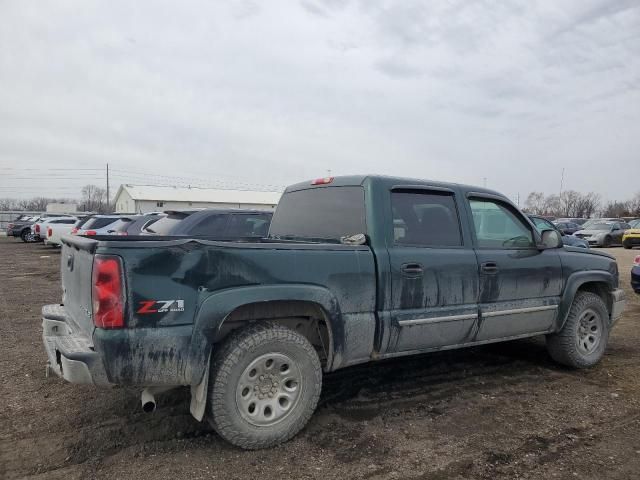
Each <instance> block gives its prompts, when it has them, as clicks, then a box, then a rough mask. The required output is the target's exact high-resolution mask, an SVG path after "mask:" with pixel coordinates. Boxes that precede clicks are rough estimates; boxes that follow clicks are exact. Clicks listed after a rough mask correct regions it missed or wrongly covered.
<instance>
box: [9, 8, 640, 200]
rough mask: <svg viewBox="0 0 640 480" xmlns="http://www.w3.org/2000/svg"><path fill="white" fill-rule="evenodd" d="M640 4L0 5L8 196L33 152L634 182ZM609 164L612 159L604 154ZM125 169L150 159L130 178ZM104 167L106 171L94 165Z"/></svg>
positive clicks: (90, 159) (545, 187)
mask: <svg viewBox="0 0 640 480" xmlns="http://www.w3.org/2000/svg"><path fill="white" fill-rule="evenodd" d="M637 7H638V3H637V2H636V1H624V0H618V1H613V0H589V1H586V0H566V1H563V2H560V3H558V2H544V1H538V2H531V1H529V0H519V1H516V2H508V5H507V4H500V3H498V4H489V2H485V1H480V0H478V1H471V0H459V1H453V0H452V1H440V2H436V1H433V2H431V1H429V2H427V1H411V0H407V1H403V2H386V1H378V0H360V1H358V0H353V1H339V0H333V1H319V0H303V1H301V2H299V3H291V2H284V1H274V2H268V3H264V2H256V1H251V0H238V1H233V2H228V3H217V2H205V1H195V2H190V3H187V4H180V5H177V4H175V3H174V2H168V1H167V2H143V3H134V4H132V3H131V2H125V1H123V0H119V1H112V2H106V3H103V4H100V3H96V4H87V2H81V1H79V0H68V1H64V2H55V4H53V3H52V4H45V5H38V6H37V7H36V6H33V5H31V4H29V3H28V2H4V3H3V4H2V6H0V86H1V87H2V88H0V175H1V177H0V196H7V195H10V194H14V193H20V194H22V195H23V196H29V195H31V194H33V193H34V190H35V191H37V192H38V193H42V194H45V193H46V192H47V191H50V193H51V194H55V193H59V192H63V191H64V192H67V191H69V192H72V191H77V190H79V187H80V186H81V185H82V184H83V183H86V178H75V179H72V180H68V181H67V180H65V181H61V180H53V179H52V178H48V179H47V178H34V179H32V180H27V181H23V180H17V179H14V178H13V177H15V175H14V176H13V177H12V175H9V173H11V172H14V171H16V170H8V169H10V168H14V169H17V168H20V167H25V166H28V167H30V168H33V167H42V168H51V167H52V166H59V167H68V168H72V167H77V166H84V167H96V168H102V166H103V165H104V164H105V163H106V162H109V163H110V164H111V165H112V166H113V167H114V169H116V170H118V169H120V170H121V172H120V173H119V174H118V175H120V176H119V177H116V179H115V180H118V181H131V182H137V183H141V180H144V179H145V178H149V181H154V179H155V181H158V182H160V181H163V182H166V181H167V180H166V179H165V180H162V179H160V177H153V175H154V174H155V175H160V174H161V175H163V176H168V177H170V176H172V175H174V176H176V177H178V176H180V177H193V178H201V179H212V180H211V181H213V180H219V181H224V182H227V183H228V184H229V185H233V184H234V183H235V182H248V183H259V184H265V185H267V184H268V185H272V184H278V185H284V184H287V183H291V182H295V181H299V180H301V179H304V178H310V177H316V176H320V175H325V174H326V172H327V170H331V171H332V172H333V173H334V174H346V173H355V172H378V173H384V174H397V175H406V176H415V177H431V178H441V179H444V180H451V181H460V182H467V183H476V184H481V183H482V180H483V178H484V177H487V179H488V184H489V185H490V186H492V187H494V188H496V189H499V190H502V191H504V192H505V193H506V194H508V195H511V196H512V197H515V195H516V194H517V193H520V196H521V197H523V196H525V195H526V193H527V192H529V191H531V190H533V189H535V190H542V191H546V192H555V191H557V189H558V187H559V175H560V171H561V169H562V168H565V170H566V171H565V186H566V187H567V188H572V189H576V190H594V191H597V192H598V193H600V194H602V195H603V196H604V197H606V198H622V197H625V196H629V195H630V194H631V193H632V192H634V191H635V190H638V187H637V178H638V177H639V176H640V162H639V161H638V160H637V154H636V152H637V151H639V150H640V145H639V143H640V127H639V126H638V125H640V108H638V105H640V88H639V87H640V61H639V60H638V58H640V57H639V56H638V54H639V53H640V9H638V8H637ZM601 165H606V168H602V167H600V166H601ZM125 171H135V172H138V173H137V174H135V175H134V174H130V176H129V177H127V176H126V175H127V174H126V173H125ZM95 180H96V181H101V178H100V177H97V178H96V179H95Z"/></svg>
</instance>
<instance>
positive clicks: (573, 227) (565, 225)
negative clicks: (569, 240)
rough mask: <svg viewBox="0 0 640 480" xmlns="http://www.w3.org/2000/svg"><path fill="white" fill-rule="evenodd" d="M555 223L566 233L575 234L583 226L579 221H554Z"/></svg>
mask: <svg viewBox="0 0 640 480" xmlns="http://www.w3.org/2000/svg"><path fill="white" fill-rule="evenodd" d="M553 224H554V225H555V226H556V227H557V228H558V230H560V231H561V232H562V233H563V234H564V235H573V234H574V233H576V232H577V231H578V230H582V227H581V226H580V225H578V224H577V223H573V222H557V221H556V222H553Z"/></svg>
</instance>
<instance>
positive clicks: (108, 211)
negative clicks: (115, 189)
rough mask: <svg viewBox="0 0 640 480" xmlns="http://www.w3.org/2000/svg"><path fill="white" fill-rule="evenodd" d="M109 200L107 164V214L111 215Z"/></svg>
mask: <svg viewBox="0 0 640 480" xmlns="http://www.w3.org/2000/svg"><path fill="white" fill-rule="evenodd" d="M110 198H111V197H110V196H109V164H108V163H107V213H111V209H110V208H109V205H110V201H109V199H110Z"/></svg>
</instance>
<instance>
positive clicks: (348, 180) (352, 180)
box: [284, 175, 506, 198]
mask: <svg viewBox="0 0 640 480" xmlns="http://www.w3.org/2000/svg"><path fill="white" fill-rule="evenodd" d="M318 180H325V181H326V183H320V184H317V185H315V184H314V182H315V181H316V180H308V181H306V182H300V183H296V184H294V185H290V186H288V187H287V188H286V189H285V191H284V193H288V192H295V191H298V190H307V189H310V188H323V187H355V186H366V185H367V184H371V185H376V186H380V187H382V188H387V189H390V188H393V187H402V186H420V187H436V188H450V189H452V190H457V189H459V190H463V191H467V192H477V193H486V194H490V195H496V196H499V197H503V198H506V197H505V195H504V194H502V193H500V192H496V191H495V190H490V189H488V188H483V187H477V186H473V185H464V184H459V183H451V182H440V181H435V180H426V179H416V178H406V177H392V176H386V175H345V176H338V177H326V178H324V179H318ZM329 180H330V181H329Z"/></svg>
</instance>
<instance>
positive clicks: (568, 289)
mask: <svg viewBox="0 0 640 480" xmlns="http://www.w3.org/2000/svg"><path fill="white" fill-rule="evenodd" d="M589 282H599V283H605V284H606V285H607V287H608V288H609V290H614V289H615V279H614V277H613V275H612V274H611V273H610V272H605V271H603V270H591V271H590V270H586V271H582V272H575V273H573V274H571V275H570V276H569V278H568V279H567V283H566V285H565V289H564V294H563V295H562V300H561V301H560V307H559V309H558V320H557V322H558V324H557V326H556V331H560V330H561V329H562V327H564V324H565V322H566V321H567V316H568V315H569V310H570V309H571V304H572V303H573V299H574V297H575V296H576V292H577V291H578V289H579V288H580V287H581V286H582V285H584V284H585V283H589Z"/></svg>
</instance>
